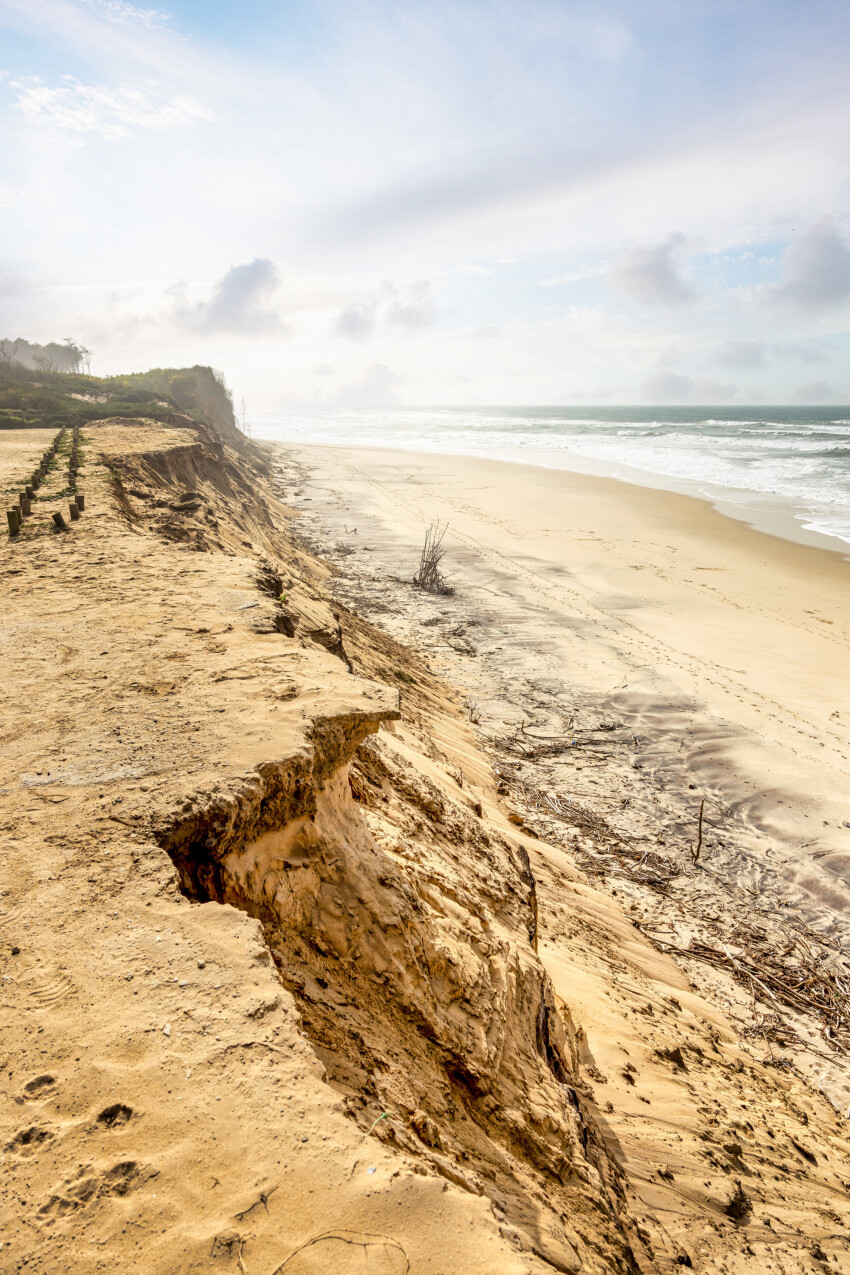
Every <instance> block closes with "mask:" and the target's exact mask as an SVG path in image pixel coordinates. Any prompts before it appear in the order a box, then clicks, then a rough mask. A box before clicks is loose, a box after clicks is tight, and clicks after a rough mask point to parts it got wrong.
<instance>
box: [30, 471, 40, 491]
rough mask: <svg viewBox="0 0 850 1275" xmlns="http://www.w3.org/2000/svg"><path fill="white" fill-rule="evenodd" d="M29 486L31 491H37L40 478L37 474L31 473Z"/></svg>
mask: <svg viewBox="0 0 850 1275" xmlns="http://www.w3.org/2000/svg"><path fill="white" fill-rule="evenodd" d="M30 486H31V487H32V489H33V491H38V489H39V487H40V486H41V478H40V477H39V475H38V474H33V476H32V478H31V479H30Z"/></svg>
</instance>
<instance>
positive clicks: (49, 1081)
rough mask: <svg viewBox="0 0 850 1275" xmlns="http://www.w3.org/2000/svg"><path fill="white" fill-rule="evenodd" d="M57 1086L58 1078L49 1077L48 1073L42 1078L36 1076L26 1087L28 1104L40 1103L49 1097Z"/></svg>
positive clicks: (25, 1093)
mask: <svg viewBox="0 0 850 1275" xmlns="http://www.w3.org/2000/svg"><path fill="white" fill-rule="evenodd" d="M55 1084H56V1077H55V1076H50V1075H48V1074H47V1072H45V1073H44V1074H43V1075H41V1076H35V1077H34V1078H33V1079H32V1080H28V1081H27V1083H26V1084H25V1085H24V1098H25V1099H26V1101H27V1102H38V1101H39V1100H40V1099H41V1098H46V1097H47V1095H48V1093H49V1092H50V1090H51V1089H53V1087H54V1086H55Z"/></svg>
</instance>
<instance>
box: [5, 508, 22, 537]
mask: <svg viewBox="0 0 850 1275" xmlns="http://www.w3.org/2000/svg"><path fill="white" fill-rule="evenodd" d="M6 517H7V518H8V520H9V535H10V536H16V535H17V534H18V532H19V531H20V529H21V511H20V509H7V510H6Z"/></svg>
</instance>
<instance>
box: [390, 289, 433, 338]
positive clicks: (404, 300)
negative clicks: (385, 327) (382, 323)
mask: <svg viewBox="0 0 850 1275" xmlns="http://www.w3.org/2000/svg"><path fill="white" fill-rule="evenodd" d="M392 293H393V296H392V299H391V301H390V303H389V305H388V306H387V310H386V319H387V322H388V323H398V324H400V325H401V326H402V327H404V328H424V327H427V326H428V324H429V323H432V322H433V321H434V318H435V316H436V312H437V307H436V304H435V302H434V296H433V292H432V290H431V285H430V283H428V281H427V280H425V279H421V280H419V282H418V283H412V284H410V285H409V286H408V287H406V288H393V289H392Z"/></svg>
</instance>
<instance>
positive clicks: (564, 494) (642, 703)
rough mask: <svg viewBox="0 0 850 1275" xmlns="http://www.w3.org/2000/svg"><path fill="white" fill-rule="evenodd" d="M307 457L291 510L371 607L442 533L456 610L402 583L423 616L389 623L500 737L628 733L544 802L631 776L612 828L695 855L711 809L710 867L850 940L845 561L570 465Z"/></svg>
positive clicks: (367, 455) (592, 791)
mask: <svg viewBox="0 0 850 1275" xmlns="http://www.w3.org/2000/svg"><path fill="white" fill-rule="evenodd" d="M290 454H291V453H290ZM294 454H295V455H296V456H297V458H298V460H299V462H300V464H301V466H302V471H301V476H300V479H299V480H298V481H299V484H300V485H299V486H298V487H296V489H295V491H296V493H297V492H298V491H300V492H301V498H300V499H299V497H298V495H297V494H295V495H294V496H293V500H294V503H295V504H296V505H297V506H298V507H299V508H300V509H301V510H302V513H303V515H304V517H305V518H306V519H308V520H311V519H312V520H313V522H314V523H315V524H317V525H321V528H322V534H331V535H333V536H334V537H335V538H336V540H337V543H338V545H339V547H340V551H341V553H342V554H343V555H344V557H343V559H342V560H344V562H345V571H346V576H347V577H349V578H350V576H351V573H352V571H353V567H352V563H356V564H357V571H358V572H359V575H360V580H361V588H360V592H359V593H358V594H357V595H356V596H357V598H358V600H359V601H360V602H361V603H363V604H366V605H368V599H369V597H370V596H371V597H372V598H373V599H375V600H376V601H377V604H378V610H379V612H380V610H381V607H382V606H385V602H384V603H382V602H381V598H382V597H383V598H384V599H386V592H387V589H388V588H389V587H390V586H389V583H388V581H390V580H397V581H405V580H409V578H410V576H411V575H412V574H413V571H414V570H415V568H416V563H417V556H418V550H419V547H420V545H421V542H422V537H423V532H424V528H425V526H426V525H427V524H428V523H429V522H430V521H433V520H437V521H439V522H440V523H441V524H442V525H446V526H447V527H448V530H447V533H446V539H445V543H446V545H447V547H448V554H447V558H446V570H447V571H448V573H449V574H450V576H451V582H452V585H453V587H454V589H455V593H454V595H453V596H451V597H447V598H445V599H442V600H440V602H439V603H434V602H431V603H426V604H423V603H422V601H421V595H417V594H416V592H415V591H412V592H411V591H410V590H409V589H408V590H406V591H405V590H404V588H403V587H402V586H397V587H402V592H403V595H404V597H405V599H406V600H405V602H404V603H403V604H400V605H398V606H397V607H393V606H390V608H389V614H387V612H386V610H384V614H383V616H382V618H381V622H382V623H384V624H385V625H389V626H390V627H391V628H393V629H394V630H395V631H397V632H399V633H402V632H403V633H404V634H405V635H406V636H407V637H408V638H409V639H411V640H414V641H416V643H417V644H418V645H420V646H422V645H424V647H425V649H430V650H431V651H432V653H433V655H434V658H435V659H436V660H437V661H438V667H440V668H441V670H442V671H445V672H446V673H447V675H449V676H451V677H452V678H454V679H461V680H462V681H463V682H464V684H465V686H466V688H467V692H468V695H469V698H470V702H471V703H473V705H474V708H473V710H472V711H473V713H474V715H475V717H476V719H477V720H478V722H479V725H480V729H481V730H482V731H483V732H484V733H485V734H486V735H489V737H490V738H491V740H492V741H494V742H495V743H498V742H499V741H500V740H504V739H505V738H508V737H510V735H511V734H515V733H516V731H517V729H518V728H521V729H522V730H524V731H525V732H530V734H531V736H532V737H536V738H537V739H538V740H546V741H551V740H553V739H563V738H564V737H565V735H570V731H571V730H572V732H573V733H574V734H575V733H576V729H577V728H576V722H577V721H578V720H579V718H580V717H581V716H582V715H584V718H585V719H588V715H589V718H590V719H592V718H593V717H594V715H595V722H591V723H590V724H591V725H598V724H599V723H602V724H603V725H607V726H610V725H611V724H612V723H616V729H615V730H609V731H608V732H607V733H605V732H603V733H602V734H600V735H598V736H597V742H600V741H605V742H606V744H607V745H608V746H609V749H610V748H612V747H613V745H614V741H615V740H616V739H619V740H620V743H621V747H620V750H619V755H618V756H617V757H614V756H609V757H608V759H607V765H603V764H602V761H601V759H600V756H599V754H598V752H596V753H588V752H587V750H586V749H581V750H580V749H579V748H578V747H574V748H570V749H565V750H564V751H562V752H561V753H560V754H559V755H558V756H557V757H553V756H552V755H549V756H547V757H546V758H545V761H543V760H541V759H540V758H539V757H538V758H537V759H536V760H535V761H534V762H533V764H531V765H529V766H526V772H527V773H526V776H525V781H526V783H528V782H530V780H529V775H531V776H532V777H533V776H534V775H535V774H536V775H537V778H538V785H537V786H538V787H542V788H544V789H545V788H546V787H547V786H548V788H549V789H552V788H555V789H557V790H559V791H562V792H563V791H565V792H567V793H569V794H572V795H573V796H579V797H583V798H588V799H590V798H592V797H594V796H597V797H599V796H601V794H602V793H603V792H604V790H605V788H606V785H608V784H610V783H611V782H612V770H616V771H617V780H616V782H617V784H618V785H624V784H625V785H626V786H625V788H623V789H622V791H623V792H626V793H631V796H630V797H629V800H628V807H627V808H626V809H624V811H623V813H622V816H621V823H620V825H618V826H622V824H623V822H624V821H625V822H627V823H629V824H630V825H631V826H632V828H633V829H634V828H636V827H637V826H638V825H639V824H640V823H641V821H644V825H645V821H646V820H651V826H652V837H653V841H657V840H658V839H659V838H660V839H661V841H662V842H666V843H667V844H669V845H672V844H673V843H674V842H675V841H676V839H677V838H678V840H679V842H680V843H681V844H682V845H683V846H685V847H686V846H687V845H689V844H692V843H693V842H695V841H696V838H697V819H698V810H699V805H700V802H701V801H702V799H703V798H704V799H705V808H704V822H705V841H704V847H703V849H702V856H704V858H703V861H704V862H706V863H707V864H708V865H709V866H710V867H712V868H713V869H715V870H716V871H717V872H718V873H719V874H720V875H722V876H723V877H724V878H725V879H728V880H729V881H731V882H734V883H735V884H736V886H737V887H738V888H743V889H745V890H749V891H750V894H749V898H751V899H752V900H753V901H754V902H758V904H759V905H764V904H767V903H768V902H770V904H771V906H773V907H774V908H775V909H780V908H786V909H787V908H789V907H792V908H793V909H794V912H795V915H798V916H801V917H804V918H805V920H806V922H807V923H808V924H810V925H812V926H813V927H814V928H815V929H816V930H817V931H818V932H820V933H822V934H828V935H832V936H834V937H838V936H846V934H847V908H848V904H850V889H848V885H847V881H846V876H847V864H848V858H847V851H848V848H850V828H848V826H847V824H848V823H850V805H848V802H847V795H846V771H847V757H848V751H849V750H850V697H848V673H847V662H846V655H845V644H846V641H847V635H848V629H850V602H848V590H847V586H848V583H850V565H848V563H847V562H846V561H845V560H844V559H843V557H842V556H841V555H840V554H839V553H830V552H827V551H824V550H819V549H814V548H810V547H807V546H804V545H800V544H795V543H792V542H790V541H786V540H782V539H779V538H778V537H774V536H770V535H767V534H764V533H762V532H760V531H755V530H753V529H751V528H749V527H747V526H746V525H744V524H742V523H741V522H739V521H737V520H732V519H729V518H726V517H724V516H723V515H722V514H720V513H718V512H716V511H715V510H714V509H713V508H712V507H711V505H709V504H708V503H707V502H704V501H700V500H697V499H693V498H690V497H687V496H680V495H676V494H671V493H669V492H665V491H653V490H650V489H647V488H642V487H636V486H631V485H628V484H624V483H621V482H617V481H614V480H606V479H602V478H595V477H590V476H587V475H584V474H577V473H571V472H568V471H564V470H553V469H540V468H535V467H531V466H524V465H511V464H507V463H503V462H497V461H489V460H487V461H485V460H480V459H473V458H462V457H456V456H437V455H427V454H411V453H407V452H405V453H401V452H393V451H389V450H372V449H355V448H339V447H313V448H304V447H301V448H298V449H296V450H295V453H294ZM355 529H356V530H355ZM352 596H354V595H352ZM423 605H424V610H423ZM426 612H427V613H426ZM459 624H460V625H461V627H462V630H463V632H462V634H461V635H458V633H457V629H458V625H459ZM588 720H589V719H588ZM570 722H572V723H573V725H572V727H571V726H570ZM523 723H524V727H523V726H522V725H521V724H523ZM587 724H588V723H587V721H586V722H585V725H587ZM568 742H569V741H568ZM579 742H582V741H579ZM614 751H615V752H616V751H617V750H616V749H614ZM541 767H543V769H544V771H545V773H544V774H543V775H541V774H540V772H541ZM629 771H631V774H629V773H628V772H629ZM620 790H621V789H620V787H618V788H617V791H618V792H619V791H620ZM633 790H634V791H633ZM643 831H644V833H645V832H646V827H645V826H644V828H643Z"/></svg>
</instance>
